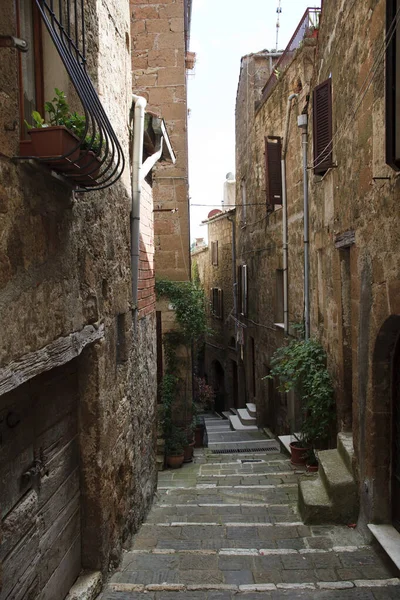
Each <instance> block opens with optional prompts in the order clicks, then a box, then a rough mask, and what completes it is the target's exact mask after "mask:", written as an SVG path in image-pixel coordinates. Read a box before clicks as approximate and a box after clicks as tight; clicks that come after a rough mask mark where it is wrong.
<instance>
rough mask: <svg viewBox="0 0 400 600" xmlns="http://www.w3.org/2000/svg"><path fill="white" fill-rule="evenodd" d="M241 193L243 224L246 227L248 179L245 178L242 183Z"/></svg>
mask: <svg viewBox="0 0 400 600" xmlns="http://www.w3.org/2000/svg"><path fill="white" fill-rule="evenodd" d="M240 192H241V194H240V195H241V198H242V224H243V225H244V224H245V223H246V220H247V189H246V179H245V178H243V179H242V181H241V182H240Z"/></svg>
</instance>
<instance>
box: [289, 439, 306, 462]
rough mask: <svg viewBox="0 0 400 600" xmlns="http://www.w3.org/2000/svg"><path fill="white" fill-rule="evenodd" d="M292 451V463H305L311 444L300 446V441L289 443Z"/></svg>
mask: <svg viewBox="0 0 400 600" xmlns="http://www.w3.org/2000/svg"><path fill="white" fill-rule="evenodd" d="M289 446H290V451H291V453H292V460H291V463H292V465H305V464H306V461H307V458H308V453H309V452H310V450H311V446H299V442H292V443H291V444H289Z"/></svg>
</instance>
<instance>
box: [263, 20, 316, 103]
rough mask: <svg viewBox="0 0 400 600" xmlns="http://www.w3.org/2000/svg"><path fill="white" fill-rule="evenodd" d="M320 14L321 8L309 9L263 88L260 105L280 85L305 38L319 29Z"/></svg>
mask: <svg viewBox="0 0 400 600" xmlns="http://www.w3.org/2000/svg"><path fill="white" fill-rule="evenodd" d="M320 13H321V9H320V8H307V10H306V12H305V13H304V15H303V17H302V18H301V21H300V23H299V24H298V26H297V29H296V31H295V32H294V34H293V36H292V38H291V40H290V42H289V43H288V45H287V46H286V48H285V50H284V52H283V54H282V55H281V57H280V59H279V60H278V62H277V63H276V64H275V65H274V70H273V72H272V73H271V75H270V77H269V79H268V81H267V83H266V84H265V86H264V87H263V90H262V97H261V101H260V104H262V103H263V102H264V101H265V100H266V99H267V98H268V96H269V95H270V94H271V92H272V90H273V89H274V88H275V86H276V84H277V83H278V80H279V77H280V75H281V73H283V71H284V69H285V67H286V66H287V65H288V64H289V63H290V62H291V60H292V58H293V56H294V54H295V52H296V50H297V49H298V48H299V47H300V46H301V44H302V42H303V40H304V38H305V37H307V36H308V35H309V34H310V32H312V31H313V30H317V29H318V28H319V18H320Z"/></svg>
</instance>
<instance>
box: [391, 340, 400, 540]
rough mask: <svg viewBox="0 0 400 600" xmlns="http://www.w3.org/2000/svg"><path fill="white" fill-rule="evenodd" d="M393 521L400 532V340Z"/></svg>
mask: <svg viewBox="0 0 400 600" xmlns="http://www.w3.org/2000/svg"><path fill="white" fill-rule="evenodd" d="M392 381H393V450H392V520H393V526H394V527H396V529H397V530H398V531H400V340H398V342H397V344H396V349H395V353H394V360H393V378H392Z"/></svg>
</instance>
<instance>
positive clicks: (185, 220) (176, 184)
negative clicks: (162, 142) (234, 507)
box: [130, 0, 195, 465]
mask: <svg viewBox="0 0 400 600" xmlns="http://www.w3.org/2000/svg"><path fill="white" fill-rule="evenodd" d="M130 4H131V19H132V36H133V44H132V73H133V81H132V85H133V89H134V90H135V93H137V94H139V95H141V96H143V97H144V98H146V100H147V101H148V108H149V110H150V111H153V112H154V113H156V114H158V115H160V116H161V117H163V118H164V119H165V120H166V121H167V122H168V128H169V133H170V137H171V142H172V145H173V148H174V152H175V154H176V162H175V163H174V164H165V165H162V164H160V165H158V166H157V167H156V169H155V172H154V175H153V194H154V243H155V269H156V273H157V277H159V278H165V279H172V280H175V281H187V280H189V279H190V276H191V275H190V234H189V196H188V190H189V184H188V149H187V114H188V108H187V70H188V69H192V68H193V66H194V58H195V57H194V54H193V53H191V52H189V38H190V22H191V12H192V0H172V1H171V0H157V1H155V2H152V3H151V4H149V3H148V2H145V1H143V0H130ZM157 311H158V314H157V329H158V335H157V339H158V340H159V342H158V357H159V360H158V381H159V383H160V382H161V378H162V374H163V352H162V341H161V340H162V335H163V334H164V333H166V332H168V331H170V330H171V329H174V327H175V313H174V311H173V310H172V307H171V305H170V304H169V302H168V301H166V300H164V301H159V302H158V305H157ZM183 355H185V356H186V353H185V352H184V353H182V361H184V363H185V364H183V366H182V371H183V373H184V375H183V379H184V380H185V382H186V389H185V392H184V394H185V397H186V399H187V401H188V403H190V404H191V396H192V391H191V390H192V384H191V371H192V362H191V359H188V358H183ZM160 465H161V462H160Z"/></svg>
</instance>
